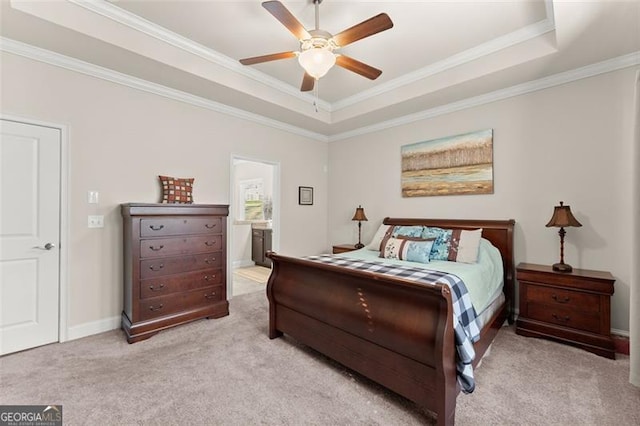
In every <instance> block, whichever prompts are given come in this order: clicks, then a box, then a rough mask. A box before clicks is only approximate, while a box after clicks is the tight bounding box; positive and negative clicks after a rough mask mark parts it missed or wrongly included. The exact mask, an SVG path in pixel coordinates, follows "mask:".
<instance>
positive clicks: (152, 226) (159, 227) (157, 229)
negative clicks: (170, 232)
mask: <svg viewBox="0 0 640 426" xmlns="http://www.w3.org/2000/svg"><path fill="white" fill-rule="evenodd" d="M149 228H151V230H152V231H159V230H161V229H162V228H164V225H160V226H156V225H149Z"/></svg>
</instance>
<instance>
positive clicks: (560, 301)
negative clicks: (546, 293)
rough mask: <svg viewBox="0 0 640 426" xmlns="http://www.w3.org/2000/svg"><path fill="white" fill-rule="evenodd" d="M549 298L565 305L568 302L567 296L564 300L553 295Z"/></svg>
mask: <svg viewBox="0 0 640 426" xmlns="http://www.w3.org/2000/svg"><path fill="white" fill-rule="evenodd" d="M551 298H552V299H553V300H555V301H556V302H558V303H567V302H568V301H569V300H570V299H569V298H568V297H567V296H565V297H564V298H562V299H560V298H559V297H558V296H556V295H555V294H552V295H551Z"/></svg>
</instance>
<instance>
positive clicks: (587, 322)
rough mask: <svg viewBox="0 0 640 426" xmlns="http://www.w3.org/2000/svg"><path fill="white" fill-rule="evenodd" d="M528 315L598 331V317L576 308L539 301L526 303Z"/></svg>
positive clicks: (554, 322) (541, 319)
mask: <svg viewBox="0 0 640 426" xmlns="http://www.w3.org/2000/svg"><path fill="white" fill-rule="evenodd" d="M527 312H528V314H529V315H528V317H529V318H531V319H534V320H538V321H544V322H548V323H552V324H557V325H561V326H563V327H570V328H575V329H578V330H584V331H590V332H592V333H598V332H599V331H600V317H599V316H598V315H593V314H591V313H590V312H589V313H585V312H581V311H578V310H576V309H571V308H568V307H561V306H550V305H545V304H540V303H528V304H527Z"/></svg>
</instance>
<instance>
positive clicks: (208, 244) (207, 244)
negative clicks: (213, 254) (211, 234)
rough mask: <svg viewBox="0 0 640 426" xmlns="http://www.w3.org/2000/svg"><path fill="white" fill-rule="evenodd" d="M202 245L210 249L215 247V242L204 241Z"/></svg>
mask: <svg viewBox="0 0 640 426" xmlns="http://www.w3.org/2000/svg"><path fill="white" fill-rule="evenodd" d="M204 244H205V245H206V246H207V247H211V246H215V245H216V242H215V241H205V242H204Z"/></svg>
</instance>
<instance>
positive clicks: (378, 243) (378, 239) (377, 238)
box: [366, 223, 393, 251]
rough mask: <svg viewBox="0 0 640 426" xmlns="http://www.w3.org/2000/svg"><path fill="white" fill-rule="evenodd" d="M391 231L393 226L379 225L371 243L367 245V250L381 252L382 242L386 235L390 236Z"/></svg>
mask: <svg viewBox="0 0 640 426" xmlns="http://www.w3.org/2000/svg"><path fill="white" fill-rule="evenodd" d="M391 231H393V225H385V224H384V223H383V224H382V225H380V227H379V228H378V230H377V231H376V234H375V235H374V236H373V238H372V239H371V242H370V243H369V244H367V247H366V248H367V250H374V251H381V250H382V240H383V239H384V237H385V236H387V234H390V233H391Z"/></svg>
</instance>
